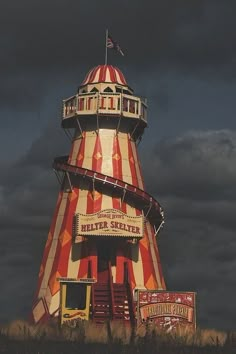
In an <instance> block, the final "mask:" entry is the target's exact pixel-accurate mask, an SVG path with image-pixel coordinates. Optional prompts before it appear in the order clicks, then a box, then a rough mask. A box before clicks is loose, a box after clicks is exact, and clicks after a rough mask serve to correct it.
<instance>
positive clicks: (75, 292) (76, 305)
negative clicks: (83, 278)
mask: <svg viewBox="0 0 236 354" xmlns="http://www.w3.org/2000/svg"><path fill="white" fill-rule="evenodd" d="M66 308H68V309H79V310H84V309H85V308H86V284H81V283H67V287H66Z"/></svg>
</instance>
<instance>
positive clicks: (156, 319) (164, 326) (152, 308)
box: [137, 290, 196, 333]
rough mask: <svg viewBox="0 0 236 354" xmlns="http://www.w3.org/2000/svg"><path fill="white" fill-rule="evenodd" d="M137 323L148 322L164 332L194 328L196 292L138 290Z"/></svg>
mask: <svg viewBox="0 0 236 354" xmlns="http://www.w3.org/2000/svg"><path fill="white" fill-rule="evenodd" d="M137 320H138V325H142V324H147V323H149V322H153V323H155V325H156V326H157V327H158V328H160V330H162V331H164V332H167V333H168V332H171V331H175V330H176V329H179V328H188V329H191V330H195V329H196V293H195V292H179V291H178V292H175V291H157V290H138V313H137Z"/></svg>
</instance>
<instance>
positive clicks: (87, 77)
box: [81, 68, 95, 86]
mask: <svg viewBox="0 0 236 354" xmlns="http://www.w3.org/2000/svg"><path fill="white" fill-rule="evenodd" d="M94 69H95V68H93V69H91V70H90V71H89V72H88V74H87V75H86V76H85V79H84V81H83V82H82V84H81V86H82V85H86V84H87V83H88V81H89V77H90V74H91V73H92V71H93V70H94Z"/></svg>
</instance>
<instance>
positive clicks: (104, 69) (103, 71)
mask: <svg viewBox="0 0 236 354" xmlns="http://www.w3.org/2000/svg"><path fill="white" fill-rule="evenodd" d="M106 72H107V67H106V65H103V66H101V69H100V72H99V82H104V81H106Z"/></svg>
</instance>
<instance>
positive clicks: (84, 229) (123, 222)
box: [75, 209, 144, 242]
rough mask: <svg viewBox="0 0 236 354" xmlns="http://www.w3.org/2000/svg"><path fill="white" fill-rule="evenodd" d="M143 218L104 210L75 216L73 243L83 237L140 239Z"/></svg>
mask: <svg viewBox="0 0 236 354" xmlns="http://www.w3.org/2000/svg"><path fill="white" fill-rule="evenodd" d="M143 228H144V218H143V216H142V215H140V216H129V215H127V214H125V213H123V212H122V211H120V210H116V209H105V210H101V211H100V212H98V213H95V214H86V215H84V214H76V227H75V236H76V239H75V242H80V241H79V240H80V237H81V236H82V237H83V236H84V237H87V236H121V237H127V238H142V237H143Z"/></svg>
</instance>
